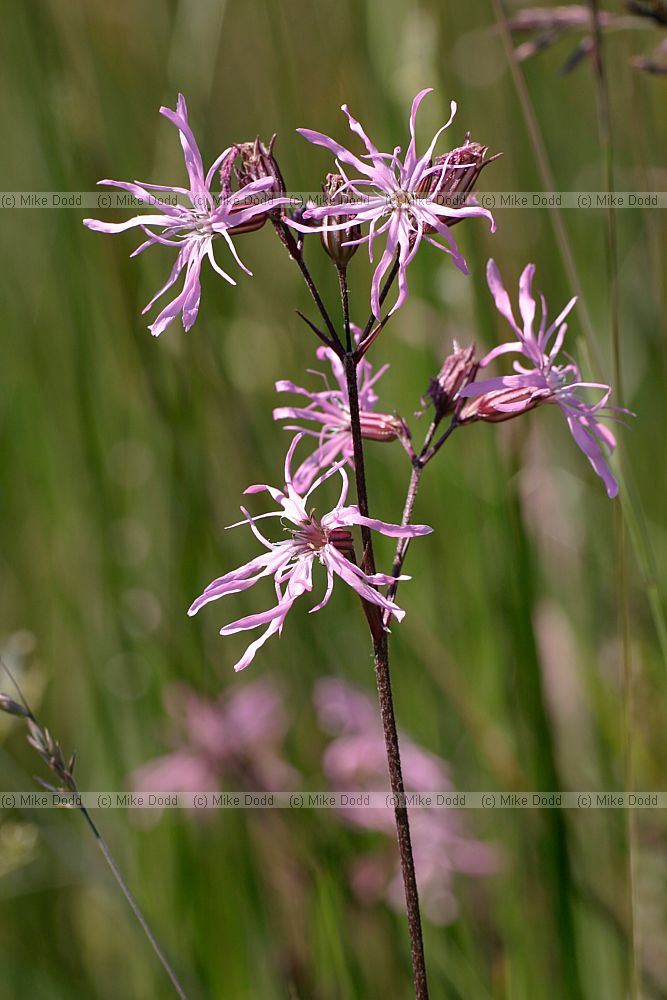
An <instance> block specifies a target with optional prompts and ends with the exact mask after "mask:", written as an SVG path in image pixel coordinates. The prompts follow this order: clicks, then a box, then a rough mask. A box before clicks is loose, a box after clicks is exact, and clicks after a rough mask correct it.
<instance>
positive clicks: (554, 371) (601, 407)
mask: <svg viewBox="0 0 667 1000" xmlns="http://www.w3.org/2000/svg"><path fill="white" fill-rule="evenodd" d="M534 273H535V265H534V264H528V265H527V266H526V267H525V268H524V270H523V272H522V274H521V279H520V281H519V310H520V312H521V320H522V325H521V326H519V324H518V323H517V321H516V320H515V318H514V313H513V312H512V306H511V304H510V299H509V295H508V294H507V291H506V289H505V286H504V285H503V283H502V279H501V277H500V273H499V271H498V268H497V266H496V263H495V261H493V260H490V261H489V262H488V264H487V268H486V277H487V281H488V284H489V288H490V290H491V294H492V295H493V298H494V299H495V303H496V308H497V309H498V311H499V312H500V313H501V314H502V315H503V316H504V317H505V319H506V320H507V322H508V323H509V324H510V326H511V327H512V329H513V330H514V332H515V333H516V336H517V339H516V340H513V341H509V342H508V343H505V344H500V345H499V346H498V347H495V348H494V349H493V350H492V351H490V352H489V353H488V354H487V355H486V356H485V357H484V358H482V361H481V362H480V368H484V367H485V366H486V365H488V364H489V362H491V361H493V360H494V358H497V357H499V356H500V355H501V354H508V353H513V354H521V355H523V357H524V358H525V359H526V361H527V362H528V363H529V364H528V365H524V364H520V363H519V362H518V361H515V362H514V366H513V367H514V370H515V372H516V373H517V374H516V375H505V376H500V377H497V378H489V379H485V380H483V381H481V382H473V383H471V384H470V385H467V386H466V387H465V388H463V389H461V391H460V394H459V395H460V396H462V397H476V398H475V402H474V403H471V404H467V407H464V408H463V410H462V411H461V416H462V420H465V419H482V420H484V419H485V420H496V421H497V420H502V419H509V418H510V417H513V416H518V415H519V414H521V413H524V412H526V411H527V410H529V409H532V408H533V407H535V406H537V405H539V404H540V403H557V404H558V406H560V408H561V410H562V412H563V414H564V415H565V419H566V420H567V424H568V426H569V428H570V431H571V433H572V436H573V438H574V440H575V441H576V443H577V444H578V445H579V447H580V448H581V450H582V451H583V453H584V455H585V456H586V458H587V459H588V461H589V462H590V463H591V465H592V466H593V469H594V470H595V472H596V473H597V475H598V476H599V477H600V478H601V479H602V481H603V483H604V484H605V487H606V490H607V496H609V497H615V496H616V495H617V493H618V483H617V482H616V479H615V478H614V476H613V474H612V472H611V469H610V468H609V465H608V464H607V460H606V457H605V453H604V450H603V447H606V448H607V449H608V450H609V452H612V451H613V450H614V448H615V447H616V439H615V437H614V435H613V434H612V432H611V431H610V430H609V428H608V427H605V426H604V424H602V423H601V422H600V420H599V419H598V417H607V418H612V419H613V416H614V414H615V413H618V412H623V413H628V412H629V411H628V410H623V411H619V410H618V409H617V408H615V407H610V406H607V400H608V399H609V396H610V394H611V386H609V385H607V384H606V383H604V382H584V381H582V378H581V373H580V371H579V368H578V367H577V365H576V364H575V362H574V361H573V360H572V359H571V358H570V357H569V355H566V357H567V363H565V364H557V358H558V355H559V354H560V351H561V348H562V346H563V340H564V339H565V334H566V332H567V324H566V323H565V322H564V320H565V317H566V316H567V315H568V313H569V312H570V310H571V309H572V307H573V306H574V304H575V302H576V301H577V300H576V298H572V299H570V301H569V302H568V303H567V305H566V306H565V308H564V309H563V310H562V311H561V312H560V313H559V314H558V316H557V317H556V319H555V320H554V321H553V323H551V324H550V325H549V326H547V305H546V301H545V299H544V296H543V295H542V294H540V302H541V318H540V325H539V329H538V330H537V332H536V331H535V329H534V321H535V312H536V302H535V297H534V295H533V292H532V282H533V275H534ZM582 389H594V390H598V391H599V392H600V393H601V395H600V397H599V399H598V400H597V402H595V403H588V402H586V400H585V399H582V398H581V396H580V394H579V393H580V391H581V390H582ZM477 397H481V398H477ZM468 408H469V412H467V410H468Z"/></svg>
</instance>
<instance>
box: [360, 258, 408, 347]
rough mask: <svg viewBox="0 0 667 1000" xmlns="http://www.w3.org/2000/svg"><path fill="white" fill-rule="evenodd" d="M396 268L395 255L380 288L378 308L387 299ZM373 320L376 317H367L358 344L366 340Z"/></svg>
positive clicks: (396, 260) (397, 262)
mask: <svg viewBox="0 0 667 1000" xmlns="http://www.w3.org/2000/svg"><path fill="white" fill-rule="evenodd" d="M398 266H399V260H398V255H397V256H396V258H395V259H394V263H393V264H392V265H391V271H390V272H389V274H388V275H387V280H386V281H385V283H384V285H383V286H382V290H381V292H380V306H382V304H383V302H384V300H385V299H386V298H387V295H388V294H389V289H390V288H391V286H392V285H393V284H394V280H395V278H396V275H397V274H398ZM375 320H376V317H375V316H374V315H373V313H371V314H370V316H369V317H368V322H367V323H366V326H365V327H364V330H363V333H362V334H361V337H360V338H359V343H360V344H362V343H363V342H364V340H365V339H366V337H367V336H368V334H369V333H370V332H371V328H372V326H373V323H375ZM386 322H387V319H386V318H385V320H384V321H383V324H382V325H383V326H384V324H385V323H386Z"/></svg>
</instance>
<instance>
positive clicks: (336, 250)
mask: <svg viewBox="0 0 667 1000" xmlns="http://www.w3.org/2000/svg"><path fill="white" fill-rule="evenodd" d="M344 183H345V181H344V180H343V178H342V177H341V175H340V174H327V179H326V182H325V183H324V184H323V185H322V191H323V193H324V197H325V199H326V202H327V204H328V205H333V206H335V205H349V204H350V202H351V201H352V198H351V197H350V196H349V195H348V194H347V192H345V191H343V192H341V188H342V187H343V185H344ZM352 218H353V217H352ZM348 220H351V217H350V216H349V215H335V214H331V215H326V216H325V217H324V219H323V220H322V225H323V226H336V225H340V224H341V223H343V222H346V221H348ZM360 236H361V227H360V226H355V225H350V228H349V229H334V230H331V229H323V230H322V232H321V233H320V239H321V241H322V246H323V247H324V249H325V250H326V252H327V253H328V254H329V256H330V257H331V259H332V261H333V262H334V264H337V265H338V267H343V268H344V267H347V265H348V263H349V262H350V260H351V259H352V257H353V256H354V254H355V253H356V252H357V245H354V246H345V245H344V244H346V243H347V242H348V241H349V240H358V239H359V237H360Z"/></svg>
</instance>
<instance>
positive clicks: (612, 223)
mask: <svg viewBox="0 0 667 1000" xmlns="http://www.w3.org/2000/svg"><path fill="white" fill-rule="evenodd" d="M589 7H590V12H591V22H592V25H591V26H592V35H593V66H594V69H595V83H596V92H597V110H598V125H599V132H600V147H601V151H602V158H603V164H604V175H605V186H606V190H607V193H608V194H612V193H613V191H614V145H613V133H612V121H611V104H610V99H609V86H608V82H607V72H606V66H605V61H604V54H603V49H602V32H601V30H600V6H599V3H598V0H589ZM606 218H607V233H606V251H607V253H606V256H607V279H608V285H609V316H610V325H611V353H612V369H613V377H614V383H615V387H616V390H617V392H618V396H619V402H620V405H621V406H622V405H623V386H622V382H621V377H622V366H621V348H620V327H619V289H618V240H617V232H616V211H615V209H614V207H613V205H612V204H611V199H610V201H609V204H608V207H607V212H606ZM619 463H620V467H621V472H622V471H623V465H624V463H623V455H622V454H621V455H620V456H619ZM615 527H616V532H615V535H616V537H615V542H616V565H617V575H616V585H617V586H616V589H617V595H616V599H617V605H618V616H619V630H620V633H621V655H622V663H623V696H624V698H623V702H624V704H623V722H622V728H623V746H624V758H625V759H624V776H625V788H626V791H631V790H632V788H633V787H634V766H633V765H634V761H633V722H634V718H633V716H634V683H633V676H632V652H631V641H630V612H629V600H628V562H627V539H626V527H625V524H624V521H623V516H622V513H621V512H616V517H615ZM625 820H626V838H627V847H628V858H627V881H628V887H627V894H628V895H627V908H628V925H629V930H630V939H631V944H632V947H631V949H630V975H629V979H630V982H629V986H630V995H631V997H632V998H633V1000H636V998H637V997H639V996H641V993H642V984H641V973H640V963H639V961H638V954H639V949H640V942H639V931H638V927H637V920H636V916H635V909H636V899H635V855H636V843H635V842H636V826H635V817H634V814H633V810H632V809H627V810H626V812H625Z"/></svg>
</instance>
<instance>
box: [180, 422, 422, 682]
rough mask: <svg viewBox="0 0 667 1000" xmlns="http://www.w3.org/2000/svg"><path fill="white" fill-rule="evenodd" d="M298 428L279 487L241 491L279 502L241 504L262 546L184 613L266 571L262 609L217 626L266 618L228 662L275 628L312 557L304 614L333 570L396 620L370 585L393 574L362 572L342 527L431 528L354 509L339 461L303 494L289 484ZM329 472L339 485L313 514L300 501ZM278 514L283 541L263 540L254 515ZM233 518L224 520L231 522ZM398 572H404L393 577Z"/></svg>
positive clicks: (410, 534) (394, 532)
mask: <svg viewBox="0 0 667 1000" xmlns="http://www.w3.org/2000/svg"><path fill="white" fill-rule="evenodd" d="M300 440H301V435H297V436H296V437H295V438H294V440H293V441H292V444H291V445H290V448H289V451H288V452H287V457H286V459H285V484H286V485H285V491H284V492H283V490H280V489H276V488H275V487H274V486H265V485H259V486H249V487H248V489H247V490H246V491H245V492H246V493H260V492H263V491H266V492H268V493H269V494H270V496H271V497H272V498H273V500H275V502H276V503H278V504H280V510H276V511H270V512H269V513H267V514H258V515H256V516H255V517H251V515H250V514H249V513H248V511H247V510H246V509H245V508H244V507H241V511H242V513H243V516H244V517H245V519H246V520H245V522H243V521H241V522H239V523H240V524H244V523H246V522H247V523H248V524H249V525H250V527H251V529H252V531H253V534H254V535H255V536H256V538H257V539H258V540H259V541H260V542H261V543H262V545H264V546H265V548H266V549H267V551H266V552H265V553H264V554H263V555H260V556H257V557H256V558H254V559H251V560H250V562H248V563H245V565H243V566H241V567H239V569H235V570H232V571H231V572H229V573H226V574H225V575H224V576H221V577H219V578H218V579H217V580H214V581H213V583H211V584H209V586H208V587H207V588H206V590H205V591H204V592H203V594H201V595H200V596H199V597H198V598H197V599H196V601H194V603H193V604H192V605H191V607H190V609H189V611H188V614H190V615H194V614H196V613H197V611H199V609H200V608H202V607H203V606H204V605H205V604H208V603H209V601H215V600H217V599H218V598H219V597H225V596H227V595H228V594H238V593H240V592H241V591H244V590H248V589H249V588H250V587H253V586H254V585H255V584H256V583H258V582H259V580H262V579H264V578H265V577H268V576H273V577H274V580H275V586H276V593H277V596H278V603H277V604H276V605H275V607H273V608H270V609H269V610H268V611H261V612H260V613H259V614H253V615H248V616H247V617H245V618H239V619H238V621H235V622H232V623H231V624H230V625H225V626H224V627H223V628H222V629H220V635H232V634H233V633H234V632H245V631H247V630H249V629H254V628H258V627H259V626H260V625H266V626H267V628H266V630H265V631H264V632H263V633H262V635H261V636H260V637H259V638H258V639H255V640H254V641H253V642H251V643H250V645H249V646H248V648H247V649H246V651H245V653H244V654H243V656H242V657H241V659H240V660H239V661H238V662H237V663H236V664H235V666H234V669H235V670H243V669H244V667H247V666H248V664H249V663H251V662H252V660H253V659H254V657H255V654H256V653H257V650H258V649H259V648H260V647H261V646H263V645H264V643H265V642H266V641H267V639H269V638H270V637H271V636H272V635H275V634H278V635H280V634H281V632H282V629H283V625H284V624H285V619H286V618H287V615H288V613H289V612H290V611H291V609H292V605H293V604H294V602H295V601H296V600H297V598H298V597H301V596H302V595H303V594H305V593H306V592H308V591H311V590H312V589H313V579H312V576H313V565H314V563H315V562H316V561H317V562H319V563H320V564H321V565H322V566H324V568H325V570H326V574H327V587H326V591H325V593H324V597H323V598H322V600H321V601H320V602H319V603H318V604H317V605H316V606H315V607H314V608H311V614H312V613H313V612H315V611H319V610H320V609H321V608H323V607H324V605H325V604H327V602H328V601H329V598H330V597H331V593H332V590H333V585H334V580H335V578H336V577H338V578H339V579H341V580H343V581H344V582H345V583H346V584H348V586H350V587H352V589H353V590H356V592H357V593H358V594H359V595H360V596H361V597H362V598H364V600H366V601H370V602H371V603H372V604H376V605H377V606H378V607H380V608H382V609H383V610H384V611H386V612H388V613H389V615H393V616H394V617H395V618H396V619H397V621H401V619H402V618H403V617H404V615H405V612H404V611H403V610H402V609H401V608H399V607H398V605H397V604H395V603H394V602H393V601H390V600H389V599H388V598H387V597H384V596H383V595H382V594H380V593H379V591H377V590H376V589H375V587H376V586H383V585H388V584H390V583H392V582H393V580H394V577H392V576H387V575H386V574H384V573H375V574H373V575H370V574H367V573H364V572H363V570H361V569H360V568H359V567H358V566H357V565H356V564H355V563H354V562H353V561H352V559H351V558H350V557H353V555H354V542H353V539H352V535H351V533H350V530H349V529H350V528H352V527H353V526H354V525H366V526H367V527H369V528H372V529H373V530H374V531H377V532H379V533H380V534H383V535H388V536H389V537H390V538H414V537H415V536H417V535H426V534H428V533H429V532H431V531H432V530H433V529H432V528H429V527H427V526H426V525H423V524H416V525H410V526H409V527H401V526H400V525H398V524H387V523H386V522H385V521H378V520H377V519H376V518H370V517H365V516H364V515H363V514H361V513H360V511H359V508H358V507H357V506H356V505H350V506H345V501H346V499H347V491H348V478H347V475H346V473H345V470H344V469H343V467H342V466H343V465H344V461H342V462H338V463H337V464H336V465H332V466H331V467H330V468H329V470H328V471H327V472H325V473H323V474H322V475H321V476H320V477H319V478H318V479H316V480H315V482H314V483H313V484H312V486H311V487H310V488H309V489H308V491H307V492H306V493H305V494H303V495H302V494H300V493H299V491H298V490H297V489H296V488H295V486H294V481H293V478H292V473H291V462H292V457H293V455H294V451H295V448H296V446H297V444H298V443H299V441H300ZM336 472H339V473H340V476H341V479H342V489H341V493H340V496H339V498H338V503H337V504H336V506H335V507H334V509H333V510H332V511H330V512H329V513H328V514H325V515H324V516H323V517H321V518H316V517H315V515H314V513H312V512H311V513H309V512H308V509H307V506H306V503H307V500H308V498H309V497H310V495H311V493H313V492H314V490H316V489H317V488H318V486H320V485H321V484H322V483H323V482H325V480H327V479H329V478H330V477H331V476H332V475H334V474H335V473H336ZM266 517H278V518H280V519H281V521H282V523H283V527H286V525H287V522H289V523H290V524H293V525H294V528H291V527H290V528H288V529H287V530H288V532H289V534H290V535H291V537H290V538H288V539H287V540H286V541H281V542H270V541H269V540H268V539H267V538H265V537H264V535H262V534H261V532H260V531H259V528H258V527H257V524H256V522H257V521H258V520H259V519H260V518H266ZM238 526H239V525H238V524H234V525H230V527H234V528H235V527H238ZM400 579H403V580H405V579H409V578H408V577H400Z"/></svg>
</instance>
